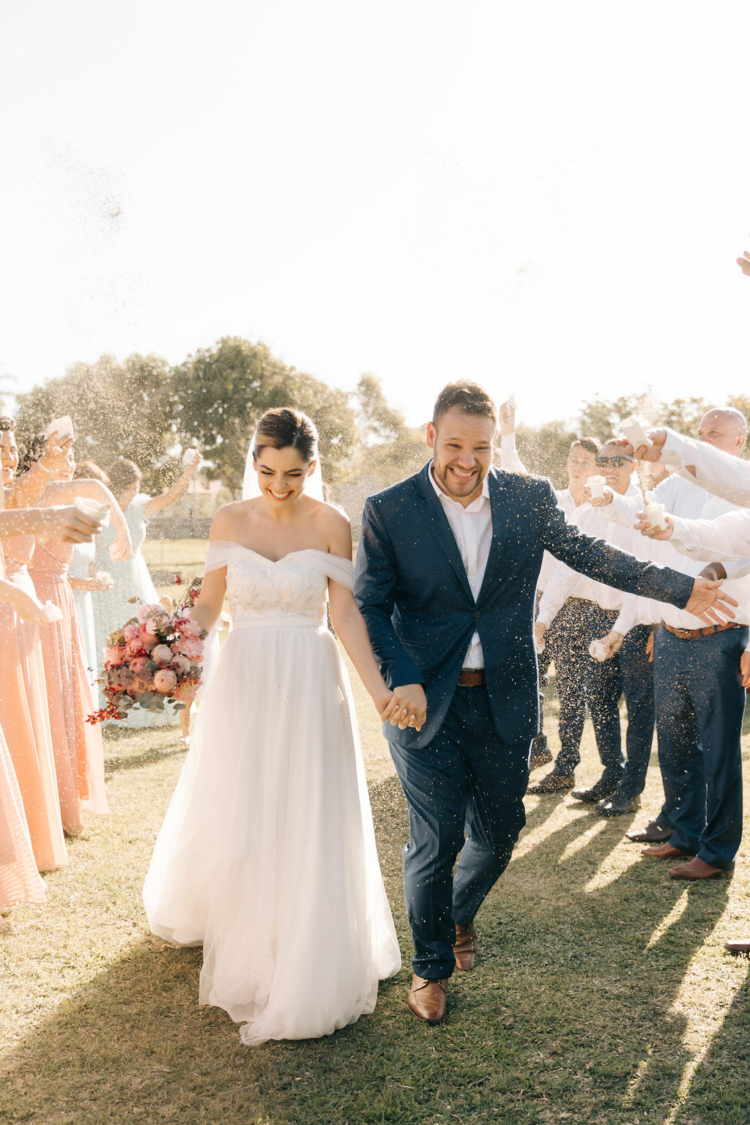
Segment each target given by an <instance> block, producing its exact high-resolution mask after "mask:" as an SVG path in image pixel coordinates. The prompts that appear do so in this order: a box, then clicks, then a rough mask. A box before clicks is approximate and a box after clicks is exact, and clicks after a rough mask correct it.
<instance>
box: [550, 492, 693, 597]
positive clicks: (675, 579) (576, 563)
mask: <svg viewBox="0 0 750 1125" xmlns="http://www.w3.org/2000/svg"><path fill="white" fill-rule="evenodd" d="M535 483H536V484H537V486H538V487H539V488H540V490H541V491H542V497H541V508H540V512H539V514H540V530H541V536H542V542H543V544H544V546H545V547H546V548H547V550H548V551H549V552H550V553H551V554H553V555H554V556H555V558H558V559H561V560H562V561H563V562H564V563H567V564H568V566H570V567H572V568H573V570H577V571H579V572H580V573H581V574H585V575H587V577H589V578H595V579H596V580H597V581H598V582H604V583H605V585H607V586H614V587H615V589H617V590H625V591H626V593H628V594H638V595H639V596H641V597H644V598H653V599H654V600H655V601H660V602H671V604H672V605H676V606H677V607H678V609H685V608H686V607H687V604H688V602H689V601H690V598H691V595H692V594H693V588H694V586H695V580H694V579H693V578H691V577H690V576H689V575H687V574H681V573H680V572H679V571H678V570H671V569H670V568H669V567H666V566H657V565H656V563H652V562H641V561H640V560H639V559H637V558H636V557H635V555H631V554H628V553H627V551H621V550H619V549H618V548H617V547H613V546H611V545H610V544H609V543H605V542H604V540H602V539H595V538H593V537H592V536H591V535H586V534H585V533H584V532H582V531H579V529H578V528H577V527H576V526H575V525H574V524H571V523H568V522H567V520H566V519H565V513H564V512H563V510H562V508H560V507H559V506H558V504H557V501H556V499H555V495H554V493H553V491H552V487H551V485H549V484H548V483H547V481H536V482H535ZM535 503H537V501H536V498H535Z"/></svg>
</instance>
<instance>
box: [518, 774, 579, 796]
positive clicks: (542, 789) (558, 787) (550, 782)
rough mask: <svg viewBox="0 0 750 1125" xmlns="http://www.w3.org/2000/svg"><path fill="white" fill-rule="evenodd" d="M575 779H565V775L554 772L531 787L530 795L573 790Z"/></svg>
mask: <svg viewBox="0 0 750 1125" xmlns="http://www.w3.org/2000/svg"><path fill="white" fill-rule="evenodd" d="M575 783H576V782H575V778H574V777H565V776H564V775H563V774H559V773H555V771H554V770H552V772H551V773H548V774H547V775H546V777H543V778H541V780H539V781H537V782H536V783H535V784H534V785H530V786H529V788H528V790H527V792H528V793H562V792H563V791H564V790H565V789H572V788H573V786H574V785H575Z"/></svg>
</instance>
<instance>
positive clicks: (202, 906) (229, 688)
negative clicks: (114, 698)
mask: <svg viewBox="0 0 750 1125" xmlns="http://www.w3.org/2000/svg"><path fill="white" fill-rule="evenodd" d="M251 453H252V462H251V461H250V456H248V467H247V471H246V474H245V478H246V487H245V489H244V492H243V495H244V496H245V499H243V500H242V501H239V502H237V503H234V504H228V505H227V506H226V507H224V508H221V509H220V511H219V512H217V514H216V516H215V518H214V522H213V526H212V528H211V540H210V543H209V546H208V553H207V556H206V577H205V581H204V584H203V590H202V592H201V596H200V598H199V600H198V602H197V603H196V605H195V608H194V609H193V612H192V616H193V619H194V620H195V621H196V622H197V623H198V624H200V625H201V626H202V627H203V628H204V629H210V628H211V627H212V625H213V624H214V623H215V622H216V620H217V618H218V616H219V614H220V612H221V609H222V605H223V602H224V597H225V594H226V593H227V592H228V594H229V602H230V607H231V613H232V621H233V626H234V628H233V631H232V632H231V634H230V636H229V638H228V640H227V641H226V643H225V645H224V647H223V648H222V651H221V655H220V657H219V659H218V661H217V664H216V666H215V667H214V670H213V672H212V675H211V678H210V680H209V682H208V684H207V685H206V687H205V688H204V695H203V701H202V704H201V708H200V712H199V714H198V718H197V722H196V727H195V733H194V734H193V737H192V740H191V744H190V752H189V754H188V757H187V760H186V762H185V765H184V767H183V771H182V775H181V777H180V780H179V783H178V785H177V788H176V790H175V793H174V796H173V798H172V802H171V804H170V806H169V810H168V812H167V816H166V819H165V821H164V825H163V826H162V829H161V832H160V834H159V838H158V840H157V842H156V847H155V850H154V855H153V859H152V861H151V867H150V870H149V872H148V876H147V878H146V883H145V887H144V893H143V897H144V902H145V906H146V913H147V914H148V919H149V923H150V926H151V929H152V931H153V933H155V934H158V935H159V936H161V937H164V938H166V939H167V940H168V941H170V942H172V943H174V944H175V945H203V968H202V971H201V977H200V1002H201V1003H202V1004H212V1005H215V1006H217V1007H219V1008H224V1009H225V1011H227V1012H228V1013H229V1015H230V1016H231V1017H232V1019H233V1020H235V1021H236V1022H238V1023H243V1024H244V1026H243V1027H242V1029H241V1033H240V1037H241V1041H242V1042H243V1043H245V1044H252V1043H261V1042H263V1041H264V1040H267V1039H306V1038H312V1037H316V1036H320V1035H329V1034H330V1033H331V1032H333V1031H334V1030H336V1028H340V1027H344V1026H345V1025H346V1024H349V1023H353V1022H354V1021H355V1020H357V1019H358V1018H359V1017H360V1016H361V1015H363V1014H364V1013H368V1012H372V1010H373V1009H374V1007H375V1002H376V1000H377V991H378V981H379V980H380V979H383V978H385V977H389V976H392V975H393V974H394V973H397V972H398V970H399V968H400V967H401V957H400V953H399V949H398V943H397V940H396V933H395V929H394V926H393V920H392V918H391V912H390V907H389V905H388V900H387V898H386V894H385V888H384V886H383V880H382V876H381V873H380V867H379V865H378V857H377V852H376V850H375V835H374V831H373V825H372V815H371V812H370V803H369V798H368V794H367V785H366V782H365V777H364V770H363V766H362V754H361V750H360V745H359V736H358V732H357V721H356V716H355V712H354V705H353V702H352V696H351V691H350V687H349V681H348V678H347V674H346V670H345V669H344V666H343V664H342V661H341V657H340V655H339V651H338V647H337V645H336V642H335V640H334V638H333V637H332V636H331V634H330V633H329V631H328V629H327V628H326V620H325V609H326V597H328V601H329V605H330V612H331V620H332V622H333V625H334V628H335V629H336V632H337V634H338V636H339V637H340V638H341V641H342V642H343V644H344V646H345V648H346V650H347V652H348V653H349V655H350V657H351V659H352V661H353V663H354V666H355V667H356V669H357V671H358V673H359V675H360V676H361V678H362V681H363V683H364V685H365V687H366V688H367V691H368V692H369V694H370V695H371V696H372V699H373V702H374V704H375V706H376V707H377V709H378V712H379V713H381V714H382V712H383V711H384V710H385V708H386V707H387V705H388V701H389V699H390V697H391V692H390V691H389V690H388V688H387V687H386V685H385V683H384V681H383V679H382V677H381V675H380V672H379V670H378V667H377V664H376V663H375V658H374V657H373V654H372V650H371V648H370V643H369V640H368V636H367V630H366V628H365V625H364V622H363V621H362V618H361V617H360V615H359V611H358V609H357V607H356V605H355V602H354V598H353V596H352V593H351V590H352V581H353V568H352V563H351V552H352V548H351V534H350V529H349V522H348V520H347V519H346V517H345V516H344V515H342V514H341V513H340V512H339V510H338V509H336V508H334V507H332V506H331V505H329V504H326V503H324V502H323V500H322V478H321V477H320V471H319V468H318V465H317V433H316V430H315V426H314V424H313V423H312V421H311V420H310V419H309V418H308V417H307V416H306V415H304V414H301V413H300V412H299V411H296V410H292V409H288V408H281V409H277V410H269V411H268V412H267V413H266V414H264V415H263V417H262V418H261V420H260V423H259V425H258V429H257V432H256V434H255V439H254V442H253V445H252V447H251ZM256 481H257V483H255V482H256ZM248 482H250V487H248ZM308 485H309V486H310V487H309V488H307V487H306V486H308ZM316 487H317V488H318V490H319V492H320V494H321V499H320V500H318V499H315V498H314V497H313V495H312V493H313V492H314V491H315V489H316ZM248 497H249V498H248Z"/></svg>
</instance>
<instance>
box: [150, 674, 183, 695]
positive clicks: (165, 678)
mask: <svg viewBox="0 0 750 1125" xmlns="http://www.w3.org/2000/svg"><path fill="white" fill-rule="evenodd" d="M176 683H177V677H176V676H175V674H174V672H170V670H169V669H168V668H160V669H159V671H158V672H155V673H154V687H155V688H156V690H157V691H158V692H160V693H161V694H162V695H169V693H170V691H172V689H173V688H174V687H175V685H176Z"/></svg>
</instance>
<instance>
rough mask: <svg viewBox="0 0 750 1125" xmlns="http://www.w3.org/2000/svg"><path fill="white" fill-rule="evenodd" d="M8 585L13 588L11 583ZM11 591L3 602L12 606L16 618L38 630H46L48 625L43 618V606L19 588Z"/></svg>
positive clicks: (35, 598) (14, 587)
mask: <svg viewBox="0 0 750 1125" xmlns="http://www.w3.org/2000/svg"><path fill="white" fill-rule="evenodd" d="M8 585H9V586H13V583H11V582H9V583H8ZM6 589H7V587H6ZM13 591H14V592H13V593H11V594H10V595H9V596H6V599H5V600H6V601H7V602H8V603H9V604H10V605H12V607H13V609H14V610H15V611H16V613H17V614H18V616H19V617H20V618H21V619H22V620H23V621H30V622H31V624H32V625H38V626H39V627H40V629H47V628H48V627H49V624H50V623H49V621H48V620H47V618H46V617H45V614H44V606H43V605H42V603H41V602H40V601H39V599H38V598H37V597H33V596H32V595H31V594H27V593H26V591H25V590H22V589H21V588H20V587H19V586H13Z"/></svg>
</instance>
